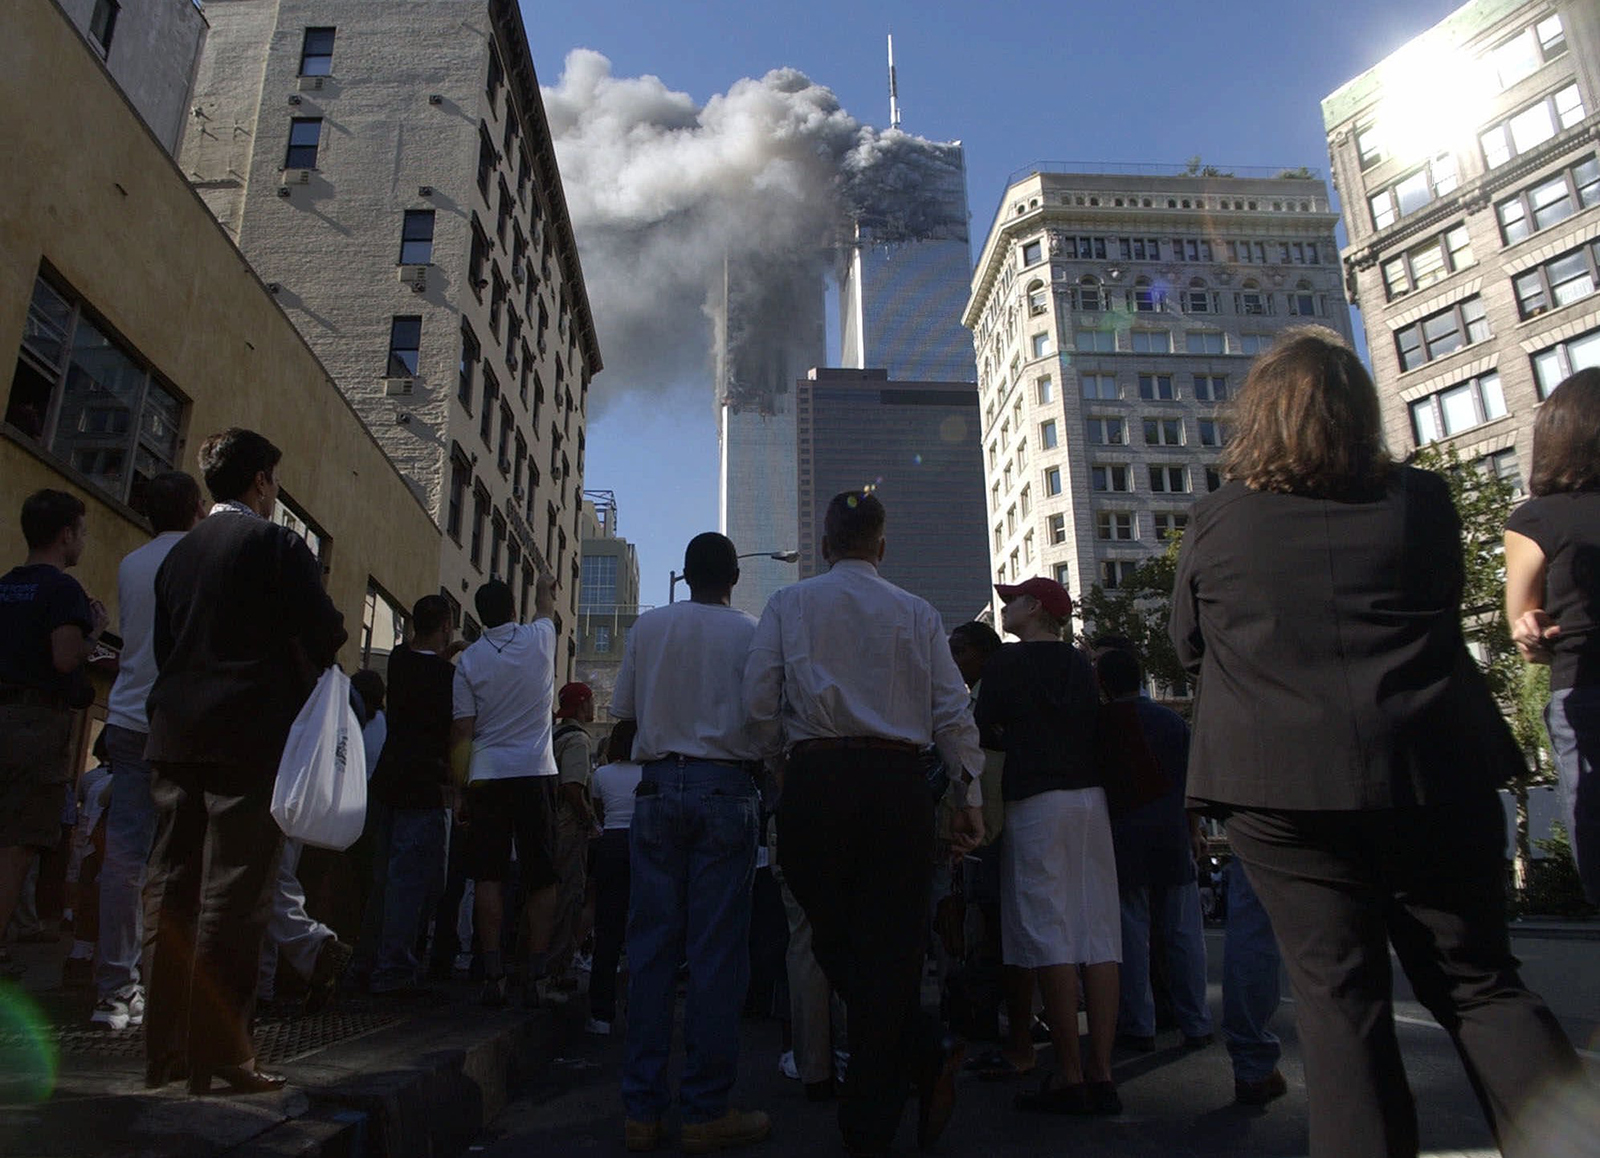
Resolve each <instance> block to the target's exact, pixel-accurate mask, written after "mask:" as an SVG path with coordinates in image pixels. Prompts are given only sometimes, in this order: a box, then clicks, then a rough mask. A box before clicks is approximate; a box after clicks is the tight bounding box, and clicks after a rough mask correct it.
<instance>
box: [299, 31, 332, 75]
mask: <svg viewBox="0 0 1600 1158" xmlns="http://www.w3.org/2000/svg"><path fill="white" fill-rule="evenodd" d="M300 75H301V76H332V75H333V29H331V28H308V29H306V32H305V38H304V39H303V40H301V42H300Z"/></svg>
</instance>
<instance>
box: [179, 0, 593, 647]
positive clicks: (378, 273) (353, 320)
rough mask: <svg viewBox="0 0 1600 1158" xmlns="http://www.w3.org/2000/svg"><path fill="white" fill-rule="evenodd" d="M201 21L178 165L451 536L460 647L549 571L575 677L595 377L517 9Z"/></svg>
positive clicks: (445, 554) (281, 5) (448, 2)
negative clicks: (490, 594) (200, 50)
mask: <svg viewBox="0 0 1600 1158" xmlns="http://www.w3.org/2000/svg"><path fill="white" fill-rule="evenodd" d="M206 12H207V16H208V18H209V19H210V22H211V32H210V35H209V38H208V43H207V47H206V51H205V53H204V56H203V58H202V62H201V66H200V74H199V80H198V83H197V85H196V91H195V97H194V108H193V111H192V117H191V120H190V123H189V129H188V134H187V136H186V138H185V141H184V145H183V150H182V154H181V162H182V166H183V169H184V170H185V172H186V173H187V174H188V176H189V178H190V180H191V181H192V182H193V184H194V186H195V188H196V189H197V190H199V191H200V194H201V196H202V197H204V198H205V200H206V203H207V204H208V205H209V206H210V207H211V210H212V212H213V213H214V214H215V215H216V217H217V220H218V221H220V222H221V223H222V225H223V227H224V228H225V229H226V230H228V232H229V233H230V234H232V235H233V237H234V238H235V239H236V240H237V241H238V244H239V247H240V249H242V250H243V251H244V253H245V255H246V257H247V258H248V259H249V261H250V263H251V265H252V266H253V267H254V268H255V269H256V271H257V272H258V273H259V274H260V275H261V277H262V279H263V280H264V281H266V282H267V283H268V288H269V289H271V290H272V292H273V293H275V294H276V295H277V299H278V301H279V303H280V304H281V305H282V307H283V308H284V310H285V312H286V313H288V315H289V316H290V317H291V318H293V319H294V321H295V323H296V324H297V325H298V326H299V327H300V330H301V332H302V333H303V334H304V335H305V336H306V340H307V341H308V342H309V343H310V344H311V346H312V348H313V349H315V350H316V351H317V353H318V355H319V356H320V357H321V359H322V361H323V364H324V365H325V366H327V368H328V372H329V374H330V375H331V377H332V380H333V382H334V383H335V384H337V386H338V387H339V389H340V390H342V391H343V392H344V394H345V395H346V397H348V398H349V399H350V401H351V403H352V404H353V405H354V406H355V408H356V410H357V411H358V412H359V413H360V414H361V416H362V418H363V419H364V420H365V421H366V423H367V426H368V427H369V428H370V429H371V430H372V432H373V434H374V436H375V437H376V438H377V439H378V441H379V442H380V443H381V444H382V446H383V448H384V450H385V451H386V452H387V453H388V455H389V457H390V458H391V459H392V460H393V461H394V463H395V464H396V465H397V466H398V467H399V469H400V472H401V473H402V474H403V475H404V476H405V477H406V479H407V480H408V481H409V482H410V484H411V486H412V488H413V489H414V491H415V492H416V494H417V495H418V497H419V498H420V499H421V500H422V502H423V504H424V505H425V506H426V507H427V508H428V510H430V511H431V512H432V513H433V517H434V518H435V520H436V521H437V522H438V524H439V526H440V527H441V528H442V529H443V531H444V536H443V548H442V551H441V553H440V558H439V560H438V571H439V586H440V589H441V591H442V592H443V594H444V595H446V596H447V597H448V598H450V599H451V600H453V601H455V602H456V604H457V605H459V606H461V607H462V623H463V627H464V629H465V630H466V632H467V633H468V634H469V635H471V634H474V633H475V631H476V623H475V620H474V618H473V616H472V610H471V609H472V596H473V593H474V592H475V591H476V589H477V587H478V586H479V585H480V584H481V583H482V582H484V581H485V580H486V579H488V578H490V577H491V576H496V577H500V578H504V579H506V580H507V581H508V582H510V583H511V585H512V588H513V591H514V592H516V594H517V602H518V609H519V613H520V614H523V615H526V614H527V613H528V612H529V610H530V609H531V604H532V589H533V584H534V579H535V576H536V574H537V572H538V570H539V569H540V568H541V567H547V568H549V569H550V570H552V571H553V572H554V573H555V574H556V577H557V579H558V580H559V582H560V587H559V589H558V595H557V601H558V616H557V625H558V627H559V628H560V630H561V634H562V637H563V639H562V643H561V651H560V653H559V656H558V673H564V675H565V676H568V677H569V676H570V674H571V672H572V669H573V663H574V661H575V657H576V641H575V639H574V634H573V621H574V619H575V617H576V613H577V601H578V579H579V559H578V539H579V536H580V532H579V519H580V513H581V507H582V485H583V484H582V479H583V468H584V443H585V419H586V414H587V402H588V391H589V384H590V380H591V379H592V378H593V376H594V375H595V374H596V373H598V372H599V370H600V365H601V361H600V350H599V345H598V343H597V341H596V337H595V329H594V323H593V319H592V318H591V316H590V312H589V304H588V298H587V295H586V292H585V289H584V283H583V274H582V270H581V268H580V266H579V261H578V252H577V247H576V244H575V242H574V239H573V234H572V227H571V222H570V220H569V218H568V214H567V209H566V203H565V200H564V197H563V194H562V189H561V179H560V174H559V173H558V171H557V168H556V160H555V153H554V149H553V146H552V143H551V138H550V132H549V126H548V124H547V122H546V119H545V113H544V106H543V103H542V101H541V98H540V93H539V84H538V80H537V77H536V76H535V73H534V67H533V60H532V57H531V55H530V52H529V48H528V40H527V35H526V32H525V30H524V28H523V24H522V17H521V13H520V11H519V9H518V6H517V4H516V3H515V0H408V2H407V3H405V4H394V3H391V2H387V0H212V2H211V3H210V4H209V5H208V6H207V9H206ZM393 610H398V608H394V609H393Z"/></svg>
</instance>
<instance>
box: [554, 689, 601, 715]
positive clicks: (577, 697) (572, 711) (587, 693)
mask: <svg viewBox="0 0 1600 1158" xmlns="http://www.w3.org/2000/svg"><path fill="white" fill-rule="evenodd" d="M592 699H594V692H593V691H591V690H590V688H589V685H588V684H580V683H570V684H567V685H565V686H564V687H562V689H561V691H560V693H559V694H558V695H557V697H556V702H557V703H558V704H559V705H560V707H559V708H558V709H557V711H556V719H558V720H564V719H567V718H568V717H571V716H574V715H576V714H577V712H578V709H579V708H580V707H582V706H583V705H584V704H586V703H588V702H589V701H590V700H592Z"/></svg>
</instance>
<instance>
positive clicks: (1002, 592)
mask: <svg viewBox="0 0 1600 1158" xmlns="http://www.w3.org/2000/svg"><path fill="white" fill-rule="evenodd" d="M994 589H995V592H996V593H997V594H998V595H999V596H1000V599H1001V601H1002V602H1005V603H1009V602H1010V601H1011V600H1013V599H1015V598H1016V597H1017V596H1018V595H1032V596H1033V597H1034V598H1035V599H1037V600H1038V601H1039V606H1040V607H1043V608H1044V609H1045V612H1046V613H1047V614H1050V615H1053V616H1055V617H1056V618H1057V619H1071V618H1072V596H1071V595H1068V594H1067V589H1066V588H1065V587H1063V586H1061V584H1059V583H1057V582H1056V581H1055V580H1054V579H1046V578H1045V577H1044V576H1042V575H1036V576H1034V577H1033V578H1032V579H1024V580H1023V581H1022V582H1021V583H1016V584H1009V583H996V584H995V585H994Z"/></svg>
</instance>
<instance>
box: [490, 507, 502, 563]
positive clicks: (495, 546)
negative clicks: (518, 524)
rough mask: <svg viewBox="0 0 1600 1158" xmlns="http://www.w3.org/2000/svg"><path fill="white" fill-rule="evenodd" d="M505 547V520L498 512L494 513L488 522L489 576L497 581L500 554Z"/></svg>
mask: <svg viewBox="0 0 1600 1158" xmlns="http://www.w3.org/2000/svg"><path fill="white" fill-rule="evenodd" d="M505 546H506V519H505V516H504V515H502V514H501V513H500V512H499V511H496V512H495V513H494V518H492V519H490V520H489V576H490V578H494V579H498V578H500V577H501V575H500V553H501V552H502V551H504V550H505Z"/></svg>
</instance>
